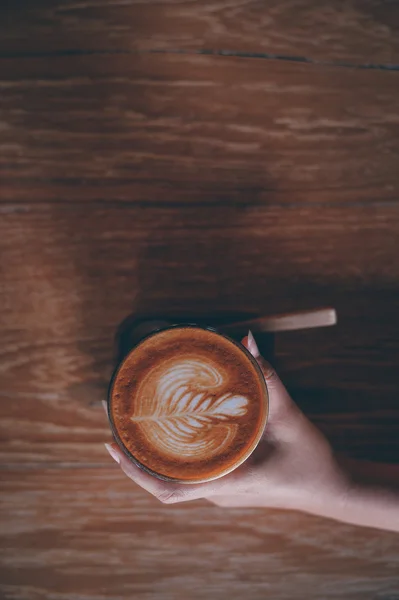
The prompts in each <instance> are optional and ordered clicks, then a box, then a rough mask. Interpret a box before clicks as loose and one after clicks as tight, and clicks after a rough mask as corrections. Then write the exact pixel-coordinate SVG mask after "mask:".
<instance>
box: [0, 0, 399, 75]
mask: <svg viewBox="0 0 399 600" xmlns="http://www.w3.org/2000/svg"><path fill="white" fill-rule="evenodd" d="M0 10H1V9H0ZM0 14H1V17H2V18H1V19H0V31H1V35H0V52H2V53H3V54H7V53H8V54H10V53H11V54H12V53H17V54H21V53H25V54H30V53H39V52H46V53H50V54H51V53H54V52H68V51H69V52H73V51H88V52H93V51H95V52H96V51H97V52H107V51H108V52H109V51H118V52H121V51H122V52H123V51H125V52H131V51H137V50H140V51H149V50H150V51H151V50H162V51H174V50H177V49H178V50H182V49H184V50H195V51H198V50H200V51H204V50H205V51H209V50H216V51H230V52H237V51H238V52H247V53H254V54H258V55H259V54H262V53H263V54H264V53H266V54H269V55H273V54H274V55H281V56H288V57H293V56H294V57H306V58H308V59H313V60H324V61H325V60H330V61H331V60H332V61H339V62H346V63H347V62H351V63H356V64H370V63H372V64H375V65H378V64H382V63H386V64H392V63H396V64H398V63H399V41H398V40H399V35H398V34H399V9H398V5H397V3H396V2H392V1H390V0H383V1H379V2H376V1H375V0H350V1H349V2H344V1H343V0H330V1H327V0H323V1H321V2H312V1H311V0H282V1H281V0H272V1H269V2H259V1H258V0H235V1H234V2H231V0H217V1H216V0H204V1H203V0H201V1H194V2H192V1H190V0H183V1H179V2H176V1H175V0H166V1H165V0H164V1H162V2H160V1H157V0H151V1H150V2H149V1H148V0H138V1H137V0H134V1H133V0H131V1H130V0H123V1H119V2H114V1H113V0H105V1H104V0H91V1H85V2H78V1H76V0H58V1H56V2H50V1H49V0H37V1H36V2H34V3H32V2H30V1H29V0H15V1H14V2H13V3H12V4H10V3H7V4H4V7H3V10H2V11H1V13H0Z"/></svg>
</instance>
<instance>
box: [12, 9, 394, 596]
mask: <svg viewBox="0 0 399 600" xmlns="http://www.w3.org/2000/svg"><path fill="white" fill-rule="evenodd" d="M398 193H399V4H398V3H397V2H394V1H392V0H391V1H390V0H384V1H375V0H359V1H356V0H350V1H348V2H343V1H342V0H329V1H328V2H327V1H324V0H321V1H316V0H313V1H312V0H271V1H270V2H266V1H265V2H260V1H258V0H198V1H195V0H180V1H177V0H162V1H160V0H120V1H119V0H118V1H115V0H52V1H50V0H35V2H31V1H30V0H14V1H13V2H12V3H1V6H0V251H1V262H0V273H1V289H0V309H1V310H0V327H1V347H0V353H1V361H0V379H1V384H0V394H1V404H0V415H1V422H0V428H1V442H0V453H1V459H2V460H1V463H2V470H1V497H0V502H1V514H0V525H1V527H0V540H1V544H0V598H1V599H3V598H4V599H10V600H44V599H51V600H110V599H123V600H125V599H131V598H139V599H143V600H150V599H151V600H152V599H156V600H158V599H160V600H169V599H170V600H175V599H177V600H181V599H183V598H187V599H193V600H197V599H209V598H216V599H224V598H228V599H230V600H236V599H237V600H238V599H240V600H241V599H242V598H246V599H248V600H252V599H264V598H271V599H273V600H280V599H281V600H283V599H284V600H285V599H286V600H292V599H294V600H296V599H298V600H303V599H305V598H306V599H310V600H323V599H328V600H330V599H344V600H368V599H373V600H374V599H375V600H398V598H399V537H398V536H397V535H395V534H391V533H386V532H380V531H376V530H371V529H370V530H369V529H366V528H355V527H350V526H347V525H342V524H337V523H335V522H332V521H328V520H323V519H319V518H313V517H310V516H305V515H303V514H300V513H294V512H292V513H289V512H281V511H271V510H267V511H266V510H226V509H219V508H215V507H211V506H210V505H208V504H207V503H206V502H205V501H198V502H193V503H187V504H185V505H182V506H179V505H177V506H173V507H170V506H169V507H168V506H162V505H160V504H158V503H157V501H155V500H154V499H153V498H151V497H150V496H149V495H148V494H146V493H145V492H143V491H141V490H140V489H138V488H137V487H135V486H134V485H133V484H132V483H131V482H130V481H128V480H127V479H125V478H124V477H123V475H122V473H121V472H120V471H119V470H118V469H117V467H116V466H115V465H114V464H112V462H111V459H110V458H109V456H108V455H107V454H106V452H105V450H104V446H103V445H102V444H103V442H104V441H109V439H110V434H109V430H108V426H107V423H106V420H105V416H104V414H103V412H102V408H101V405H100V401H101V399H102V398H104V395H105V393H106V388H107V381H108V378H109V375H110V372H111V369H112V355H113V354H112V353H113V338H114V334H115V331H116V329H117V327H118V325H119V323H120V322H121V321H122V319H123V318H124V317H125V316H126V315H127V314H129V313H132V312H133V313H136V314H140V315H148V314H158V315H160V314H165V313H168V314H169V313H178V314H182V313H184V314H190V315H196V314H201V315H209V317H210V318H211V317H212V315H214V314H216V313H223V312H229V313H243V314H244V313H247V314H253V315H259V314H269V313H273V312H281V311H289V310H296V309H309V308H313V307H317V306H323V305H326V306H334V307H335V308H336V309H337V312H338V319H339V322H338V325H337V326H336V327H334V328H329V329H320V330H309V331H306V332H292V333H284V334H280V335H279V336H278V337H277V338H276V365H277V366H278V368H279V370H280V372H281V375H282V377H283V378H284V380H285V381H286V383H287V385H288V387H289V389H290V390H291V391H292V394H293V397H294V398H295V400H296V401H297V402H298V403H299V404H300V406H301V407H302V408H303V410H304V411H305V412H306V414H308V415H309V417H310V418H311V419H312V420H313V421H314V422H316V423H317V424H318V425H319V426H320V427H321V428H322V429H323V431H324V432H325V433H326V434H327V436H328V437H329V439H330V440H331V441H332V443H333V444H334V446H335V447H336V448H337V449H338V450H340V451H343V452H345V453H346V454H348V455H350V456H354V457H359V458H367V459H371V460H380V461H386V462H397V461H399V394H398V391H399V196H398Z"/></svg>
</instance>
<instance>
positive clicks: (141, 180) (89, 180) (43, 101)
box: [0, 55, 399, 206]
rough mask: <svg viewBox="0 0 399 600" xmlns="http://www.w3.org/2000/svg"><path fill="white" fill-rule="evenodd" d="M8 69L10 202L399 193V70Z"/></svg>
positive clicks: (273, 65) (152, 65) (363, 197)
mask: <svg viewBox="0 0 399 600" xmlns="http://www.w3.org/2000/svg"><path fill="white" fill-rule="evenodd" d="M0 69H1V81H0V89H1V94H0V111H1V113H0V114H1V128H2V135H1V140H0V169H1V177H2V186H1V190H0V199H1V200H4V201H13V202H15V201H25V202H26V201H28V202H44V201H51V202H55V201H57V202H59V201H64V202H81V201H89V200H91V201H101V202H106V201H116V200H117V201H120V202H142V203H146V205H148V203H150V202H151V203H157V204H160V203H165V202H166V203H171V202H173V203H181V204H189V203H201V204H203V203H204V202H207V203H210V204H215V203H218V204H221V203H223V204H231V203H240V204H254V203H258V204H262V205H263V204H281V203H286V204H291V205H295V206H298V205H303V204H307V203H312V204H319V205H322V204H335V203H340V204H348V203H352V204H353V203H372V202H378V203H381V202H396V201H397V198H398V185H399V176H398V171H397V157H398V153H399V102H398V93H399V76H398V75H397V74H396V73H394V72H392V73H390V72H382V71H372V72H371V71H370V72H369V71H358V70H346V69H338V68H326V67H321V66H314V65H313V66H310V65H297V64H287V63H281V62H279V61H271V62H262V61H256V60H249V59H247V60H243V59H237V58H231V57H230V58H227V57H218V58H215V57H204V56H202V57H201V56H174V55H173V56H163V55H151V56H148V55H144V56H134V57H132V56H128V57H126V56H106V57H102V58H101V60H99V59H98V57H93V56H91V57H72V58H71V57H57V58H52V59H47V58H43V59H31V60H28V61H26V60H3V61H1V67H0Z"/></svg>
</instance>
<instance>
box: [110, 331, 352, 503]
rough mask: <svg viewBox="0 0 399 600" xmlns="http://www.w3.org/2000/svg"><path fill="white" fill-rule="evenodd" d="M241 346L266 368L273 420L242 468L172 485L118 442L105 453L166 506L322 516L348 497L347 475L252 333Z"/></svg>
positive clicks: (269, 421) (264, 371)
mask: <svg viewBox="0 0 399 600" xmlns="http://www.w3.org/2000/svg"><path fill="white" fill-rule="evenodd" d="M242 344H243V345H244V346H245V347H246V348H247V349H248V350H249V351H250V352H251V354H252V355H253V356H254V358H255V359H256V360H257V361H258V363H259V365H260V367H261V368H262V370H263V373H264V376H265V379H266V383H267V388H268V391H269V420H268V424H267V427H266V430H265V432H264V435H263V437H262V439H261V441H260V443H259V445H258V447H257V448H256V450H255V452H254V453H253V454H252V455H251V457H250V458H249V459H248V460H247V461H246V462H245V463H244V464H243V465H241V466H240V467H239V468H238V469H236V470H235V471H233V472H232V473H230V474H229V475H226V476H225V477H222V478H220V479H217V480H214V481H210V482H208V483H202V484H194V485H191V484H190V485H187V484H180V483H168V482H164V481H161V480H159V479H157V478H155V477H153V476H151V475H149V474H147V473H145V472H144V471H142V470H141V469H140V468H139V467H137V466H136V465H135V464H133V463H132V462H131V461H130V460H129V459H128V458H127V457H126V456H125V455H124V454H123V452H122V451H121V450H120V449H119V448H118V446H117V445H116V444H112V445H108V444H106V446H107V449H108V451H109V453H110V454H111V456H112V457H113V458H114V459H115V460H116V461H117V462H118V463H119V465H120V466H121V468H122V470H123V471H124V472H125V473H126V475H127V476H128V477H130V479H132V480H133V481H134V482H135V483H137V484H138V485H140V486H141V487H142V488H144V489H145V490H147V491H148V492H150V493H151V494H153V495H154V496H155V497H156V498H158V499H159V500H160V501H161V502H164V503H167V504H171V503H175V502H182V501H186V500H194V499H198V498H206V499H208V500H209V501H210V502H212V503H213V504H216V505H218V506H226V507H228V506H229V507H232V506H234V507H249V506H251V507H255V506H258V507H276V508H291V509H299V510H304V511H309V512H316V513H319V514H320V513H321V512H322V508H323V509H324V508H325V506H326V503H328V502H329V501H330V500H331V498H334V499H336V498H337V497H339V496H344V494H345V491H346V477H345V475H344V473H343V471H342V470H341V469H340V467H339V465H338V463H337V461H336V460H335V458H334V455H333V453H332V451H331V448H330V445H329V444H328V442H327V440H326V439H325V438H324V436H323V435H322V434H321V433H320V432H319V431H318V429H316V427H314V426H313V425H312V424H311V423H310V421H309V420H308V419H307V418H306V417H305V416H304V414H303V413H302V412H301V411H300V410H299V408H298V407H297V406H296V405H295V403H294V402H293V401H292V399H291V397H290V396H289V394H288V392H287V390H286V389H285V387H284V385H283V384H282V382H281V381H280V379H279V378H278V376H277V374H276V373H275V371H274V370H273V369H272V368H271V367H270V365H269V364H267V363H266V362H265V361H264V360H263V359H262V357H261V356H260V355H259V350H258V347H257V345H256V342H255V340H254V338H253V336H252V334H251V333H249V335H248V336H247V337H245V338H244V339H243V340H242Z"/></svg>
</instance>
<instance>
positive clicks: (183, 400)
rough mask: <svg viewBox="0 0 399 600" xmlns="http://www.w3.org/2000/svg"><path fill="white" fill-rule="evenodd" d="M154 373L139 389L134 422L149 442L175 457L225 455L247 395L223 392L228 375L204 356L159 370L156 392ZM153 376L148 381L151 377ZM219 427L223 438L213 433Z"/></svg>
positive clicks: (194, 457) (235, 430) (244, 410)
mask: <svg viewBox="0 0 399 600" xmlns="http://www.w3.org/2000/svg"><path fill="white" fill-rule="evenodd" d="M153 378H154V374H152V373H150V374H149V375H148V376H147V379H145V380H144V381H143V382H142V384H141V386H140V387H139V389H138V392H137V396H138V402H137V404H136V406H135V412H134V414H133V415H132V416H131V420H132V421H133V422H135V423H136V424H137V425H138V426H139V428H140V429H141V431H142V433H143V436H144V437H145V438H146V440H147V443H148V444H151V446H153V447H156V448H158V449H159V450H160V451H161V452H162V453H164V454H165V455H166V456H168V457H170V458H179V459H180V458H181V457H182V456H184V457H185V458H186V459H190V460H197V461H200V460H204V459H205V460H206V459H209V458H211V457H213V456H215V455H216V454H219V453H222V452H223V451H224V450H225V449H226V448H228V447H229V446H230V444H231V443H232V440H233V439H234V437H235V435H236V433H237V430H238V424H237V423H236V421H235V420H236V419H237V418H238V417H242V416H244V415H245V413H246V411H247V405H248V399H247V398H245V397H244V396H239V395H235V394H234V393H232V392H225V393H223V389H224V388H225V387H226V385H227V383H228V377H227V375H226V373H223V372H222V371H221V370H220V368H218V367H217V366H215V365H212V364H211V363H210V362H208V361H206V360H205V359H201V360H198V359H195V358H192V359H186V360H180V361H176V363H175V364H173V365H172V366H168V365H165V366H164V368H162V371H161V373H156V375H155V378H156V380H157V381H156V384H155V393H154V395H153V396H151V395H147V393H146V389H148V388H150V389H151V388H152V387H153V386H152V381H151V379H153ZM148 380H149V381H148ZM215 426H218V427H219V432H218V436H217V437H216V436H215V435H214V428H215Z"/></svg>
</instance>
